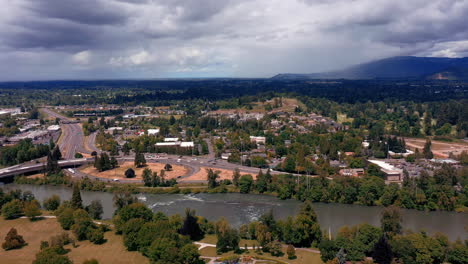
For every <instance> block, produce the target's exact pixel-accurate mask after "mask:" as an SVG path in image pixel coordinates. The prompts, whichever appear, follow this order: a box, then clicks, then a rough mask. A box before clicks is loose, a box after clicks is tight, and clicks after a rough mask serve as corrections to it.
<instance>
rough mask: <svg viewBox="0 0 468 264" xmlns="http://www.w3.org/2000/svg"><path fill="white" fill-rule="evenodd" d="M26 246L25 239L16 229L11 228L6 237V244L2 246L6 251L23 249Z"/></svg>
mask: <svg viewBox="0 0 468 264" xmlns="http://www.w3.org/2000/svg"><path fill="white" fill-rule="evenodd" d="M25 245H26V242H25V241H24V239H23V237H22V236H21V235H18V231H17V230H16V229H15V228H11V229H10V231H8V233H7V235H6V237H5V242H3V244H2V248H3V249H5V250H11V249H17V248H22V247H23V246H25Z"/></svg>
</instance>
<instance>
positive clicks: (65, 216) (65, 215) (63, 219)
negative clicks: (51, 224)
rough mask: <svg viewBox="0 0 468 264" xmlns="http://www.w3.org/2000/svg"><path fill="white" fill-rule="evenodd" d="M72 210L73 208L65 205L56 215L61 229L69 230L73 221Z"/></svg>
mask: <svg viewBox="0 0 468 264" xmlns="http://www.w3.org/2000/svg"><path fill="white" fill-rule="evenodd" d="M73 212H74V210H73V209H72V208H70V207H67V208H64V209H63V210H62V211H61V212H60V213H59V214H58V215H57V221H58V222H59V223H60V225H61V226H62V228H63V229H65V230H70V228H71V227H72V225H73V224H74V223H75V220H74V218H73Z"/></svg>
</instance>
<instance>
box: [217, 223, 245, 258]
mask: <svg viewBox="0 0 468 264" xmlns="http://www.w3.org/2000/svg"><path fill="white" fill-rule="evenodd" d="M216 237H217V238H218V241H217V242H216V251H217V252H218V253H223V252H228V251H230V250H234V251H237V250H238V249H239V241H240V237H239V233H238V232H237V230H236V229H233V228H231V227H230V226H229V223H228V222H227V221H226V219H225V218H221V219H220V220H219V221H218V222H216Z"/></svg>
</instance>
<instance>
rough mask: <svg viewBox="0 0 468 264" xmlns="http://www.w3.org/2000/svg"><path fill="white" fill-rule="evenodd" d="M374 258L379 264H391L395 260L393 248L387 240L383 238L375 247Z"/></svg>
mask: <svg viewBox="0 0 468 264" xmlns="http://www.w3.org/2000/svg"><path fill="white" fill-rule="evenodd" d="M372 258H373V259H374V261H375V262H377V263H379V264H390V263H392V260H393V252H392V247H391V246H390V244H388V241H387V238H385V236H382V237H381V238H380V239H379V241H378V242H377V243H375V245H374V249H373V251H372Z"/></svg>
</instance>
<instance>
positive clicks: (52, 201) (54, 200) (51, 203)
mask: <svg viewBox="0 0 468 264" xmlns="http://www.w3.org/2000/svg"><path fill="white" fill-rule="evenodd" d="M43 204H44V208H45V209H46V210H48V211H55V210H57V208H58V207H59V206H60V197H59V196H58V195H55V194H54V195H52V196H51V197H49V198H47V199H45V200H44V203H43Z"/></svg>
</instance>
